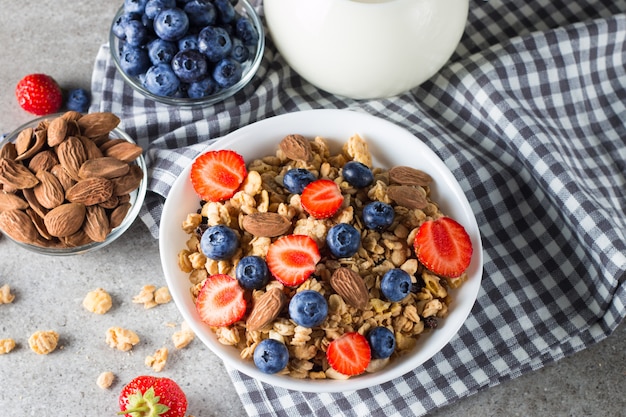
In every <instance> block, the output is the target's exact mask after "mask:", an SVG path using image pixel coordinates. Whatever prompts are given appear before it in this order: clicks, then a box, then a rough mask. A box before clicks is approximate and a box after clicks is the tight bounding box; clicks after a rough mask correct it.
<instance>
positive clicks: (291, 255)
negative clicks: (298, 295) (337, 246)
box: [265, 235, 321, 287]
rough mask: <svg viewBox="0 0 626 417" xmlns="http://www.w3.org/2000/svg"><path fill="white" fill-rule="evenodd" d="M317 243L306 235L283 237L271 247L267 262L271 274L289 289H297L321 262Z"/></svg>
mask: <svg viewBox="0 0 626 417" xmlns="http://www.w3.org/2000/svg"><path fill="white" fill-rule="evenodd" d="M320 259H321V256H320V251H319V248H318V247H317V243H315V241H314V240H313V239H311V238H310V237H309V236H306V235H287V236H283V237H281V238H279V239H277V240H275V241H274V242H272V244H271V245H270V247H269V249H268V251H267V256H266V258H265V261H266V262H267V267H268V268H269V270H270V272H271V274H272V275H273V276H274V278H276V279H277V280H278V281H280V282H282V283H283V284H284V285H286V286H288V287H297V286H298V285H300V284H302V283H303V282H304V281H306V280H307V279H308V278H309V277H310V276H311V274H312V273H313V272H314V271H315V266H316V265H317V263H318V262H319V261H320Z"/></svg>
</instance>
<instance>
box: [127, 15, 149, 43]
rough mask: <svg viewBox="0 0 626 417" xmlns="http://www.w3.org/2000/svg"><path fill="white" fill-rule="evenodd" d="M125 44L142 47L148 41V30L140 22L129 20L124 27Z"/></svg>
mask: <svg viewBox="0 0 626 417" xmlns="http://www.w3.org/2000/svg"><path fill="white" fill-rule="evenodd" d="M124 35H125V38H124V39H126V43H128V44H129V45H132V46H142V45H143V44H145V43H146V42H147V41H148V35H149V33H148V29H147V28H146V27H145V26H144V24H143V22H142V21H141V20H129V21H127V22H126V24H125V25H124Z"/></svg>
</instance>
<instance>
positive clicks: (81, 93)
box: [65, 88, 91, 113]
mask: <svg viewBox="0 0 626 417" xmlns="http://www.w3.org/2000/svg"><path fill="white" fill-rule="evenodd" d="M89 104H91V96H90V94H89V92H88V91H87V90H85V89H83V88H75V89H73V90H70V91H69V92H68V94H67V100H66V102H65V107H67V109H68V110H74V111H77V112H79V113H86V112H87V110H89Z"/></svg>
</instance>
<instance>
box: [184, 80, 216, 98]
mask: <svg viewBox="0 0 626 417" xmlns="http://www.w3.org/2000/svg"><path fill="white" fill-rule="evenodd" d="M216 92H217V84H215V81H214V80H213V78H211V77H206V78H203V79H201V80H200V81H196V82H195V83H191V84H189V86H188V87H187V96H188V97H189V98H202V97H208V96H210V95H212V94H215V93H216Z"/></svg>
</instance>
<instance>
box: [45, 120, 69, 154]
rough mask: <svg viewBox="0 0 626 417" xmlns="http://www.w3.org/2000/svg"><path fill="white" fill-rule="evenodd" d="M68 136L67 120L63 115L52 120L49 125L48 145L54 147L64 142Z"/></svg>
mask: <svg viewBox="0 0 626 417" xmlns="http://www.w3.org/2000/svg"><path fill="white" fill-rule="evenodd" d="M66 136H67V120H66V119H64V118H63V117H57V118H55V119H52V121H50V124H49V125H48V138H47V140H46V141H47V143H48V146H49V147H51V148H53V147H55V146H57V145H58V144H59V143H61V142H63V141H64V140H65V138H66Z"/></svg>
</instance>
